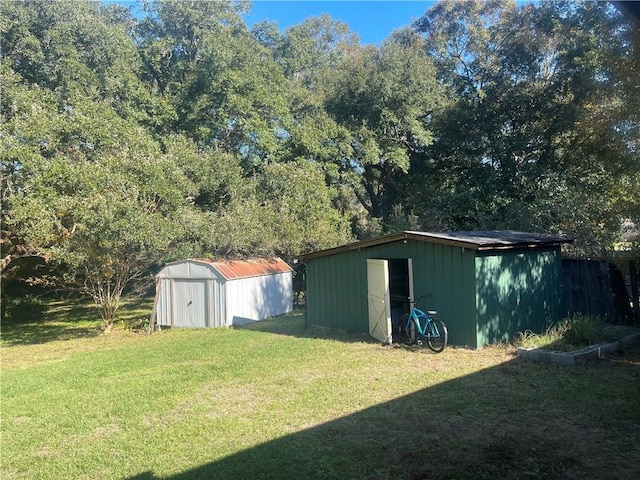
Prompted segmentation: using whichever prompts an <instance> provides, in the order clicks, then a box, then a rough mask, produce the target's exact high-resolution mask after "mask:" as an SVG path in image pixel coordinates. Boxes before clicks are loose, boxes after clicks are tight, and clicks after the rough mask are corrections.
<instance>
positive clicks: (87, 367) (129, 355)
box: [0, 301, 640, 480]
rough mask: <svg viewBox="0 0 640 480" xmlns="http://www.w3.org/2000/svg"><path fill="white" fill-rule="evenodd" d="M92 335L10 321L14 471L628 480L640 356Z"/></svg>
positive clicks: (6, 422)
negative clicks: (563, 356) (536, 358)
mask: <svg viewBox="0 0 640 480" xmlns="http://www.w3.org/2000/svg"><path fill="white" fill-rule="evenodd" d="M149 311H150V304H149V302H148V301H146V302H143V303H141V304H134V305H129V306H127V307H126V308H125V310H123V312H122V314H121V318H122V319H123V320H122V321H121V322H120V328H118V329H115V330H114V331H112V332H111V333H109V334H104V333H101V331H100V329H99V322H94V321H92V320H91V316H92V315H94V313H93V312H92V311H91V310H89V309H87V308H85V307H84V306H82V305H78V306H74V307H71V306H70V305H68V304H63V303H55V304H52V305H51V307H50V308H49V309H48V310H46V311H44V312H43V311H40V312H39V313H38V315H37V316H36V317H34V318H28V317H25V318H22V319H20V318H17V317H16V316H14V317H13V318H12V320H11V321H10V322H6V323H5V324H3V328H2V371H1V380H2V427H1V428H2V446H1V447H2V448H1V449H0V452H1V453H0V455H1V461H2V464H1V472H0V473H1V474H0V478H2V479H3V480H9V479H124V478H127V479H129V478H130V479H139V480H152V479H159V478H169V479H180V480H183V479H184V480H186V479H197V478H198V479H292V478H294V479H295V478H300V479H348V478H353V479H361V478H365V479H366V478H370V479H428V478H439V479H454V478H476V479H485V478H486V479H489V478H505V479H506V478H531V479H538V478H550V479H556V478H557V479H561V478H562V479H564V478H583V477H589V478H619V479H624V478H630V479H631V478H636V475H637V474H638V471H639V470H638V468H639V467H638V465H640V350H638V349H637V348H636V349H632V350H629V351H627V352H624V354H620V355H616V356H615V357H612V358H609V359H605V360H601V361H599V362H598V363H597V364H592V365H587V366H581V367H562V366H557V365H545V364H535V363H528V362H526V361H522V360H519V359H517V358H516V357H515V355H514V353H515V352H514V349H513V348H511V347H508V346H498V347H490V348H485V349H483V350H480V351H472V350H464V349H457V348H448V349H446V350H445V351H444V352H443V353H442V354H439V355H436V354H433V353H430V352H429V351H428V350H427V349H422V348H413V347H407V346H403V345H396V346H382V345H380V344H378V343H376V342H374V341H372V340H370V339H369V338H368V337H367V336H366V335H358V334H347V333H340V332H324V331H315V330H307V329H305V327H304V319H303V316H302V314H300V313H294V314H291V315H288V316H286V317H282V318H278V319H274V320H268V321H263V322H260V323H258V324H254V325H252V326H250V327H246V328H241V329H211V330H163V331H162V332H159V333H154V334H153V335H148V334H145V333H142V332H140V331H137V330H134V329H130V328H125V327H127V326H128V325H134V324H137V323H142V321H141V320H140V319H144V318H145V316H146V315H148V312H149Z"/></svg>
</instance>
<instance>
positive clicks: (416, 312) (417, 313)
mask: <svg viewBox="0 0 640 480" xmlns="http://www.w3.org/2000/svg"><path fill="white" fill-rule="evenodd" d="M437 313H438V312H436V311H435V310H427V313H425V312H423V311H422V310H420V309H419V308H416V307H413V308H412V309H411V314H410V315H409V318H408V319H407V324H406V325H405V329H406V330H409V329H410V327H411V323H410V322H413V324H414V325H415V326H416V332H417V333H418V335H420V336H421V337H424V338H432V337H439V336H440V332H439V331H438V326H437V325H436V323H435V322H434V321H433V319H432V318H431V317H432V316H435V315H436V314H437ZM421 318H424V327H423V326H422V323H423V322H421V321H420V319H421ZM429 324H432V325H433V334H432V333H427V326H428V325H429Z"/></svg>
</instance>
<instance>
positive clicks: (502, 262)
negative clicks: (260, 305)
mask: <svg viewBox="0 0 640 480" xmlns="http://www.w3.org/2000/svg"><path fill="white" fill-rule="evenodd" d="M571 241H572V240H571V239H568V238H564V237H557V236H550V235H539V234H532V233H524V232H514V231H486V232H444V233H430V232H408V231H407V232H400V233H394V234H391V235H386V236H383V237H379V238H375V239H372V240H366V241H361V242H357V243H352V244H348V245H344V246H341V247H336V248H332V249H329V250H323V251H318V252H313V253H309V254H306V255H303V256H301V257H300V260H301V261H302V262H304V263H305V264H306V280H307V293H306V305H307V312H306V315H307V323H308V324H310V325H320V326H325V327H332V328H340V329H346V330H351V331H362V332H367V331H368V332H369V333H370V334H371V335H372V336H374V337H375V338H377V339H379V340H380V341H382V342H385V343H390V342H393V341H394V338H393V331H394V328H392V324H393V321H394V320H396V319H397V318H399V316H401V315H402V314H403V313H404V312H405V311H407V309H408V302H407V299H408V298H419V297H420V296H422V295H424V294H429V295H430V297H429V299H428V300H425V301H424V302H423V303H421V304H419V306H420V307H425V308H429V309H433V310H437V311H438V316H439V318H441V319H442V320H443V321H444V322H445V323H446V324H447V327H448V329H449V342H450V343H451V344H454V345H466V346H469V347H472V348H480V347H482V346H483V345H486V344H489V343H495V342H500V341H506V340H509V339H510V338H512V337H513V336H515V335H516V334H517V333H518V332H520V331H525V330H526V329H531V330H533V331H541V330H543V329H544V328H545V327H546V326H547V325H549V324H551V323H553V322H556V321H558V320H559V319H560V315H561V294H560V292H561V245H562V244H563V243H568V242H571ZM397 340H398V339H397V338H396V341H397Z"/></svg>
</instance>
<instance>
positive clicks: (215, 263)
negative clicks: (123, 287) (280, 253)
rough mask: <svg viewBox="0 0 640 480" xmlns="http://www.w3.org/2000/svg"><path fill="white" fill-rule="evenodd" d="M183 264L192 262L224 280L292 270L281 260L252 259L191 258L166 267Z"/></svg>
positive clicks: (276, 258) (275, 258)
mask: <svg viewBox="0 0 640 480" xmlns="http://www.w3.org/2000/svg"><path fill="white" fill-rule="evenodd" d="M184 262H194V263H200V264H203V265H206V266H207V267H209V268H213V269H214V270H215V271H217V272H218V273H219V274H220V275H222V277H223V278H224V279H225V280H237V279H240V278H251V277H260V276H263V275H277V274H280V273H290V272H293V269H292V268H291V267H290V266H289V265H288V264H287V263H286V262H285V261H284V260H282V259H281V258H278V257H274V258H252V259H248V260H221V259H220V260H216V259H209V258H191V259H187V260H179V261H177V262H172V263H170V264H168V265H177V264H180V263H184Z"/></svg>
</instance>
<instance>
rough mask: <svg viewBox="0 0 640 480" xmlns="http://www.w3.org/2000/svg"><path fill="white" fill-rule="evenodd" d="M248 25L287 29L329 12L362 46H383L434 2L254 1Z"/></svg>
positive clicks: (397, 0)
mask: <svg viewBox="0 0 640 480" xmlns="http://www.w3.org/2000/svg"><path fill="white" fill-rule="evenodd" d="M252 3H253V8H252V9H251V13H250V14H249V15H247V16H245V21H246V22H247V25H249V27H251V26H252V25H253V24H254V23H255V22H259V21H262V20H272V21H276V22H277V23H278V27H279V29H280V30H281V31H282V30H285V29H287V28H288V27H291V26H292V25H296V24H298V23H300V22H302V21H303V20H304V19H306V18H309V17H311V16H320V15H321V14H322V13H328V14H329V15H331V17H332V18H333V19H335V20H342V21H343V22H345V23H346V24H348V25H349V28H350V29H351V31H353V32H355V33H357V34H358V35H359V36H360V43H362V44H366V43H374V44H379V43H380V42H381V41H382V40H384V39H385V38H387V37H388V36H389V35H390V34H391V32H393V31H394V30H395V29H397V28H400V27H403V26H406V25H409V24H410V23H411V21H412V20H413V19H414V18H418V17H421V16H422V15H423V14H424V12H425V11H426V10H427V9H428V8H429V7H431V6H432V5H433V4H434V3H435V2H433V1H424V0H422V1H418V0H395V1H393V0H359V1H353V0H324V1H318V0H285V1H283V0H253V2H252Z"/></svg>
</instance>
